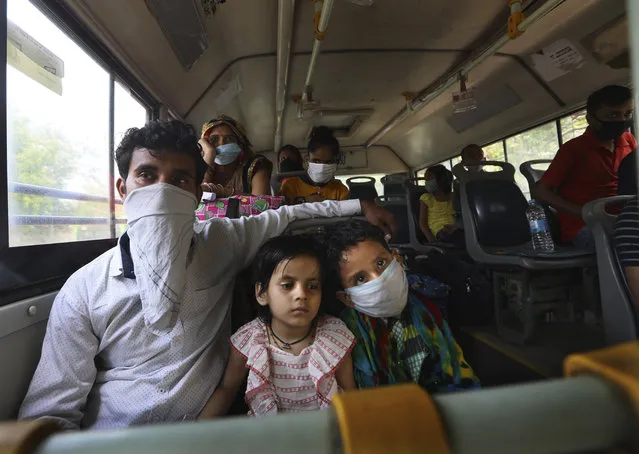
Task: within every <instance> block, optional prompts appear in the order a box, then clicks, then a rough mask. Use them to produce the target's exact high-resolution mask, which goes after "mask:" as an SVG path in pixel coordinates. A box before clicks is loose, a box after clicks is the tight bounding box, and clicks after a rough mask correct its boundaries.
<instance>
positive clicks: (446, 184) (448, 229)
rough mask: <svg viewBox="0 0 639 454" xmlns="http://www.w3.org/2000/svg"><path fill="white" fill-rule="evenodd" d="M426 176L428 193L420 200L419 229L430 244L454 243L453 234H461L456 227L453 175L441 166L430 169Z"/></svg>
mask: <svg viewBox="0 0 639 454" xmlns="http://www.w3.org/2000/svg"><path fill="white" fill-rule="evenodd" d="M425 176H426V182H425V186H426V191H428V192H426V193H425V194H424V195H422V196H421V197H420V199H419V200H420V204H419V207H420V208H419V228H420V229H421V231H422V233H423V234H424V236H425V237H426V239H427V240H428V242H429V243H434V242H436V241H452V237H453V234H455V233H457V232H461V231H460V230H459V229H458V227H456V226H455V208H454V205H453V193H452V187H453V174H452V172H451V171H450V170H448V169H447V168H446V167H444V166H443V165H441V164H439V165H436V166H433V167H431V168H429V169H428V170H427V171H426V175H425ZM457 235H458V233H457ZM457 235H455V236H457ZM455 242H456V241H455Z"/></svg>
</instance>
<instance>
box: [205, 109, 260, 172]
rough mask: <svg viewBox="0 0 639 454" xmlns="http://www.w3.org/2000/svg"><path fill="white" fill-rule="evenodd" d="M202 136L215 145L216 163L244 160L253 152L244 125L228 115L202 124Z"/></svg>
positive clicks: (223, 163) (222, 163)
mask: <svg viewBox="0 0 639 454" xmlns="http://www.w3.org/2000/svg"><path fill="white" fill-rule="evenodd" d="M202 138H203V139H206V140H208V142H209V143H210V144H211V145H212V146H214V147H215V150H216V156H215V163H216V164H218V165H228V164H231V163H233V162H235V161H237V160H239V161H244V160H245V159H246V158H247V157H248V156H249V155H251V154H252V151H251V142H250V141H249V139H248V136H247V135H246V130H245V129H244V126H242V124H241V123H240V122H239V121H237V120H235V119H233V118H231V117H229V116H228V115H223V114H222V115H220V116H218V117H216V118H213V119H212V120H210V121H209V122H207V123H205V124H204V126H202Z"/></svg>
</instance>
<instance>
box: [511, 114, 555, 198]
mask: <svg viewBox="0 0 639 454" xmlns="http://www.w3.org/2000/svg"><path fill="white" fill-rule="evenodd" d="M558 148H559V141H558V138H557V124H556V123H555V122H554V121H553V122H551V123H547V124H545V125H542V126H538V127H537V128H534V129H530V130H528V131H525V132H522V133H521V134H517V135H516V136H513V137H509V138H508V139H506V150H507V151H508V162H510V163H511V164H512V165H513V166H514V167H515V181H516V182H517V184H518V185H519V187H520V188H521V191H522V192H523V193H524V195H525V196H526V198H529V197H530V189H529V188H528V183H527V181H526V179H525V178H524V176H523V175H522V174H521V172H520V171H519V166H520V165H521V164H522V163H523V162H526V161H530V160H532V159H552V158H554V157H555V154H556V153H557V149H558Z"/></svg>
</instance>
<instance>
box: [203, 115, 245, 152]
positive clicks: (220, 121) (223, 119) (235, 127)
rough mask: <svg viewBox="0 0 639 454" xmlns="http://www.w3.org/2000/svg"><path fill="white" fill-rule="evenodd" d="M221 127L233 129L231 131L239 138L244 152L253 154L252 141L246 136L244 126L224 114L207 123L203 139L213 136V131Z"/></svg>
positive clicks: (239, 143)
mask: <svg viewBox="0 0 639 454" xmlns="http://www.w3.org/2000/svg"><path fill="white" fill-rule="evenodd" d="M221 125H224V126H228V127H229V128H231V131H233V134H235V137H236V138H237V143H238V145H239V146H240V148H242V151H244V152H245V153H252V151H251V146H252V145H251V141H250V140H249V139H248V136H247V135H246V129H244V126H242V123H240V122H239V121H237V120H235V119H234V118H231V117H229V116H228V115H224V114H222V115H220V116H218V117H216V118H213V119H212V120H210V121H209V122H207V123H205V124H204V126H202V138H206V137H208V136H209V135H210V134H211V131H212V130H213V129H215V128H217V127H218V126H221Z"/></svg>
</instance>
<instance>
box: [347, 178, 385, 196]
mask: <svg viewBox="0 0 639 454" xmlns="http://www.w3.org/2000/svg"><path fill="white" fill-rule="evenodd" d="M357 180H359V181H357ZM375 181H377V180H375V178H373V177H352V178H349V179H348V180H346V184H347V185H348V189H349V191H350V193H351V199H359V200H371V201H373V200H375V199H376V198H377V196H378V194H377V189H375Z"/></svg>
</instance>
